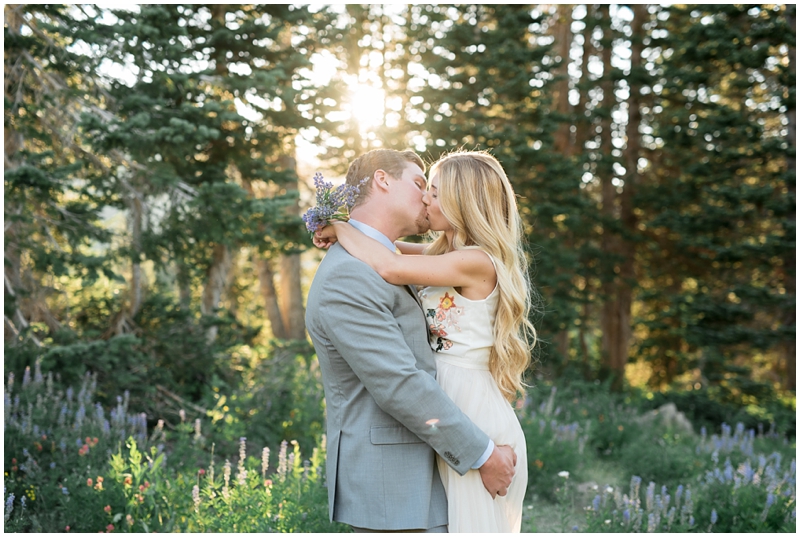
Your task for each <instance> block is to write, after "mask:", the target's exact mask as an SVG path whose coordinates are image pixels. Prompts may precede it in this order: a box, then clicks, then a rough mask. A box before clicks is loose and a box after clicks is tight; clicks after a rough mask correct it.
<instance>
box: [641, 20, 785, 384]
mask: <svg viewBox="0 0 800 537" xmlns="http://www.w3.org/2000/svg"><path fill="white" fill-rule="evenodd" d="M666 14H667V15H668V16H667V17H665V19H666V20H665V21H664V22H663V29H665V30H666V31H667V36H666V37H664V38H660V39H657V40H654V42H655V45H657V46H660V47H661V50H662V55H661V58H662V59H661V62H660V64H659V73H658V85H659V86H660V87H659V88H658V89H657V91H656V95H655V96H654V108H653V111H652V112H653V116H654V119H653V122H652V126H653V134H652V137H651V138H649V141H648V142H647V143H648V144H649V146H650V147H651V148H652V149H653V150H654V151H653V153H652V159H651V163H652V164H651V167H650V169H649V170H648V171H647V172H646V174H645V175H646V181H647V182H648V183H651V186H650V187H648V188H647V189H643V190H642V192H641V196H640V197H639V200H640V205H639V207H640V208H641V215H642V219H641V221H642V225H643V226H644V227H645V229H646V231H645V234H646V236H647V239H648V243H649V244H648V247H647V249H646V250H645V251H644V255H643V259H642V262H643V263H644V271H646V273H647V276H648V279H649V282H648V285H647V288H648V291H647V292H646V293H644V294H643V295H642V297H641V298H642V300H643V303H644V304H643V305H644V308H645V311H646V312H647V313H646V317H645V319H644V321H645V323H644V325H645V326H646V327H647V330H648V333H647V334H646V336H645V338H644V339H645V341H644V342H643V345H642V349H641V351H642V353H643V354H644V355H645V356H647V357H648V359H649V360H650V361H651V362H652V363H653V364H654V366H655V367H656V370H657V371H660V372H661V376H660V377H656V378H654V382H655V383H660V382H669V381H671V380H673V379H674V378H675V377H676V376H677V375H679V374H681V373H682V372H684V371H687V370H689V369H691V368H693V367H699V369H700V371H701V372H702V375H703V377H702V382H703V383H705V384H707V385H710V386H712V387H717V388H719V389H721V390H722V392H723V393H724V394H726V396H728V397H737V396H740V395H741V394H746V395H751V396H762V395H763V394H764V393H765V389H767V388H765V386H764V385H763V384H759V383H758V382H754V380H753V378H752V375H751V366H752V365H753V363H754V362H753V358H754V355H756V356H757V355H758V354H762V355H763V354H764V353H766V354H767V355H768V354H769V353H772V352H775V351H776V349H778V348H779V347H780V346H781V345H782V344H783V343H784V342H787V341H792V342H793V341H794V327H793V326H792V327H788V326H786V325H784V328H782V329H780V330H776V329H775V326H776V322H779V321H778V319H780V318H781V317H782V316H783V315H784V314H785V312H787V311H788V310H790V309H793V308H794V306H793V304H794V296H791V295H789V294H788V293H787V291H788V289H787V287H786V283H785V282H787V278H786V275H787V272H786V271H785V269H784V268H783V266H784V259H786V257H787V254H788V253H789V252H790V251H791V249H792V248H793V245H794V240H795V239H794V224H793V222H792V220H793V218H794V203H795V201H794V196H793V184H794V172H793V170H792V171H790V170H788V169H787V167H786V165H787V163H789V162H790V160H789V159H788V158H787V156H788V154H789V151H790V150H789V147H790V145H789V144H787V140H786V134H785V132H783V131H784V127H783V125H782V121H783V119H782V118H784V117H786V115H787V113H788V112H789V108H790V107H791V106H793V101H791V104H789V102H788V101H787V100H786V99H785V96H786V95H793V93H794V80H793V79H790V78H789V77H787V76H786V73H787V72H788V66H789V61H788V60H787V53H788V48H789V47H792V46H793V39H794V37H793V34H792V32H791V30H790V29H789V26H788V25H787V22H786V20H787V19H786V9H785V8H783V7H775V8H766V7H759V6H726V7H721V8H719V7H715V8H714V9H713V10H710V9H708V10H707V9H705V8H699V7H697V6H690V7H686V8H679V7H674V8H669V9H666ZM787 105H788V106H787ZM790 185H791V186H790ZM790 188H791V189H792V190H790ZM791 270H792V271H793V268H792V269H791ZM790 292H793V290H792V291H790ZM737 394H739V395H737Z"/></svg>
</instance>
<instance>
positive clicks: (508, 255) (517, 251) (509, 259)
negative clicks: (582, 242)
mask: <svg viewBox="0 0 800 537" xmlns="http://www.w3.org/2000/svg"><path fill="white" fill-rule="evenodd" d="M434 175H438V176H439V185H438V196H439V204H440V206H441V210H442V214H444V216H445V218H447V221H448V222H449V223H450V225H451V226H452V228H453V242H452V244H448V242H447V236H446V235H445V234H444V233H441V234H440V235H439V236H438V237H437V238H436V239H435V240H434V241H433V243H431V245H430V246H429V247H428V248H427V250H426V251H425V253H426V254H429V255H437V254H443V253H446V252H448V251H450V250H451V249H455V250H460V249H466V248H477V249H480V250H483V251H484V252H486V253H487V254H489V255H490V256H491V257H492V259H493V260H494V262H495V269H496V271H497V286H498V292H499V294H500V296H499V301H498V306H497V317H496V319H495V323H494V338H495V343H494V346H493V347H492V350H491V353H490V355H489V370H490V372H491V374H492V377H493V378H494V379H495V381H496V382H497V385H498V386H499V387H500V391H501V392H502V393H503V395H504V396H505V397H506V399H508V400H509V401H513V400H514V399H516V398H517V396H518V394H519V392H522V390H523V388H524V386H525V385H524V384H523V382H522V375H523V374H524V372H525V370H526V369H527V368H528V367H529V366H530V363H531V351H532V349H533V347H534V345H535V344H536V329H535V328H534V327H533V325H532V324H531V322H530V321H529V320H528V314H529V312H530V308H531V284H530V281H529V278H528V270H527V266H528V263H527V258H526V256H525V250H524V249H523V246H522V220H521V219H520V216H519V211H518V209H517V203H516V199H515V197H514V190H513V189H512V188H511V183H510V182H509V180H508V177H507V176H506V174H505V172H504V171H503V167H502V166H501V165H500V163H499V162H498V161H497V159H495V158H494V157H493V156H492V155H490V154H489V153H486V152H483V151H460V152H454V153H450V154H448V155H446V156H445V157H443V158H441V159H440V160H439V161H437V162H436V163H435V164H434V165H433V166H432V167H431V169H430V177H433V176H434Z"/></svg>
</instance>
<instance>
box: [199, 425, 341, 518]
mask: <svg viewBox="0 0 800 537" xmlns="http://www.w3.org/2000/svg"><path fill="white" fill-rule="evenodd" d="M293 445H294V447H293V450H292V452H291V453H287V448H288V443H287V442H283V443H282V444H281V448H280V452H279V453H278V467H277V472H276V473H275V474H274V475H272V479H266V475H267V468H268V465H269V451H265V452H264V453H263V454H262V460H261V468H260V471H259V469H257V468H256V467H255V464H254V463H255V459H254V458H252V457H251V458H249V459H247V461H245V460H243V458H242V457H240V459H239V464H238V467H237V471H236V475H235V476H231V472H232V467H231V464H230V461H226V462H225V465H224V466H223V470H222V474H223V475H222V479H219V476H215V474H214V473H213V472H212V473H209V474H207V475H204V476H203V477H201V478H200V479H199V480H198V483H199V484H198V485H196V486H195V487H194V490H193V492H192V495H193V496H192V497H193V502H194V516H193V517H192V519H191V522H190V525H189V528H190V530H192V531H201V532H204V533H205V532H219V531H233V532H238V533H244V532H247V533H251V532H269V533H274V532H279V533H294V532H314V533H316V532H325V533H331V532H350V527H349V526H345V525H343V524H338V523H335V522H330V521H329V517H328V493H327V490H326V488H325V487H324V486H323V483H324V479H325V478H324V474H323V471H324V446H322V448H323V450H319V449H317V448H314V452H313V454H312V456H311V459H310V460H307V461H304V462H301V458H300V449H299V445H298V444H297V443H296V442H293ZM245 450H246V446H245V441H244V439H242V440H241V451H240V453H244V452H245ZM232 477H233V479H232Z"/></svg>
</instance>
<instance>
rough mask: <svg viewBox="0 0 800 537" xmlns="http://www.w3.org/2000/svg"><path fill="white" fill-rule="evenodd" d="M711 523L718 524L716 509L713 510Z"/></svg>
mask: <svg viewBox="0 0 800 537" xmlns="http://www.w3.org/2000/svg"><path fill="white" fill-rule="evenodd" d="M711 523H712V524H716V523H717V510H716V509H712V510H711Z"/></svg>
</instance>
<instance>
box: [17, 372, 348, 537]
mask: <svg viewBox="0 0 800 537" xmlns="http://www.w3.org/2000/svg"><path fill="white" fill-rule="evenodd" d="M96 383H97V379H96V377H93V376H87V377H86V378H85V379H84V381H83V383H82V385H81V388H80V390H79V392H78V393H77V394H76V393H75V390H73V389H72V388H68V389H67V390H65V391H61V390H59V389H57V387H56V386H55V383H54V380H53V378H52V375H48V376H47V378H45V377H43V376H42V375H41V372H40V371H39V369H38V368H37V369H36V370H35V372H34V373H33V375H32V374H31V372H30V369H28V370H27V372H26V374H25V375H24V377H23V379H22V382H21V383H20V382H19V381H17V380H15V379H14V377H13V375H12V376H11V377H10V379H9V382H8V384H7V386H6V389H5V393H4V396H5V404H4V411H5V416H4V417H5V426H6V430H5V435H4V457H5V460H4V468H5V475H4V487H5V492H4V501H5V506H6V508H5V514H6V517H5V519H4V530H5V531H24V532H29V531H33V532H45V533H47V532H63V531H73V532H75V531H77V532H81V533H89V532H95V531H100V532H103V531H105V532H112V531H128V532H131V531H133V532H144V533H149V532H152V531H156V532H168V531H179V532H185V531H223V532H231V531H233V532H237V531H239V532H240V531H254V530H255V529H257V528H260V531H266V530H267V529H268V528H271V529H272V531H281V532H334V531H349V530H350V528H349V527H345V526H342V525H339V524H331V523H330V522H329V520H328V507H327V505H328V502H327V489H326V488H325V485H324V475H325V474H324V461H325V445H324V439H323V440H322V444H319V445H314V446H313V454H312V456H311V458H310V459H309V460H303V459H302V456H301V451H300V446H299V444H298V443H297V442H294V441H293V442H292V446H293V450H292V453H287V447H288V443H286V442H284V443H283V445H282V446H281V449H280V451H279V453H278V464H277V468H275V469H274V470H273V471H271V472H270V473H267V471H268V466H269V454H268V453H269V450H265V453H262V460H261V468H260V470H258V469H256V468H255V467H256V466H257V464H258V462H259V461H256V460H255V459H253V458H250V459H248V458H247V453H246V445H245V442H244V439H241V440H240V451H239V457H238V464H237V466H238V468H239V470H238V472H237V476H236V478H235V480H236V481H235V483H233V484H232V483H230V477H231V476H230V473H226V472H225V471H223V477H222V479H220V476H219V474H218V475H217V476H216V478H215V476H214V466H215V464H219V462H218V460H217V459H215V457H214V445H213V444H211V443H210V442H209V441H208V439H207V436H204V435H203V433H202V431H201V428H200V422H199V420H198V421H197V422H196V423H195V424H189V423H181V424H180V425H178V426H177V427H175V429H174V430H171V431H167V430H166V429H165V428H164V423H163V422H160V423H159V424H158V425H157V426H156V428H155V429H154V430H153V431H152V434H151V435H150V436H149V437H148V434H147V432H148V431H147V423H146V420H145V417H144V415H142V414H131V413H129V411H128V394H127V393H126V394H125V395H124V397H117V405H116V406H115V407H114V408H112V409H111V411H110V413H109V414H108V417H106V412H105V409H104V407H103V406H102V405H101V404H100V403H98V402H96V392H95V389H96ZM323 438H324V437H323ZM315 444H316V443H315ZM209 448H210V452H209ZM226 458H228V456H226ZM226 466H227V467H228V469H229V470H230V463H229V462H228V461H226ZM226 474H227V475H226ZM240 480H241V482H240ZM229 486H230V487H229ZM195 487H197V491H196V494H195V495H193V489H194V488H195ZM200 487H202V491H203V492H202V494H203V495H205V499H203V500H202V502H201V503H199V504H198V503H195V502H196V500H195V498H197V499H200Z"/></svg>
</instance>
